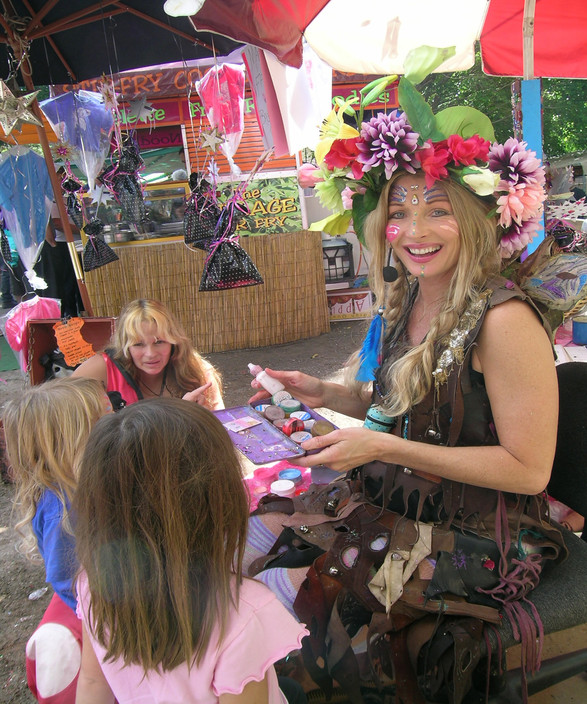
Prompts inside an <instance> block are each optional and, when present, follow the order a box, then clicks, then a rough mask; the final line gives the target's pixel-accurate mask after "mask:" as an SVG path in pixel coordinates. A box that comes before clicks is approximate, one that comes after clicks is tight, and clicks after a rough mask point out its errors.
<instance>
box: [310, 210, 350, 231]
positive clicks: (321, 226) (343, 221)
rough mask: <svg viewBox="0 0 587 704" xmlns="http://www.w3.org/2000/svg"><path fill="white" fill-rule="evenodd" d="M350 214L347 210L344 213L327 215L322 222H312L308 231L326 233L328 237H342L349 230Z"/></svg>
mask: <svg viewBox="0 0 587 704" xmlns="http://www.w3.org/2000/svg"><path fill="white" fill-rule="evenodd" d="M350 221H351V213H350V212H349V211H348V210H347V211H345V212H344V213H335V214H334V215H329V216H328V217H327V218H324V220H319V221H318V222H313V223H312V224H311V225H309V227H308V230H311V231H312V232H327V233H328V234H329V235H344V234H345V232H346V231H347V230H348V229H349V223H350Z"/></svg>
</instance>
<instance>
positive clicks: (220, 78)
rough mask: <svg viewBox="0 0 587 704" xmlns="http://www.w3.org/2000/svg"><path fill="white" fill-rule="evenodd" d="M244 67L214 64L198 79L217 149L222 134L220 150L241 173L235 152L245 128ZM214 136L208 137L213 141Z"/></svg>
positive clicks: (234, 168) (233, 170)
mask: <svg viewBox="0 0 587 704" xmlns="http://www.w3.org/2000/svg"><path fill="white" fill-rule="evenodd" d="M244 71H245V70H244V67H243V66H238V65H236V64H222V65H221V66H213V67H212V68H211V69H210V70H209V71H208V72H207V73H206V75H205V76H204V77H203V78H202V80H201V81H197V83H196V90H197V91H198V94H199V96H200V98H201V100H202V103H203V105H204V110H205V111H206V117H207V118H208V121H209V122H210V125H211V126H212V128H215V130H216V131H214V129H213V131H212V133H210V134H211V135H213V142H214V150H215V144H216V140H217V139H219V138H222V139H223V141H222V143H221V144H220V145H219V146H220V150H221V151H222V153H223V154H224V156H225V157H226V158H227V159H228V163H229V165H230V171H231V173H234V174H240V168H239V167H238V166H237V165H236V164H235V162H234V158H233V157H234V155H235V153H236V150H237V149H238V146H239V144H240V141H241V137H242V135H243V132H244V129H245V118H244V103H245V73H244ZM211 139H212V137H211V138H210V139H209V140H208V142H210V143H212V142H211Z"/></svg>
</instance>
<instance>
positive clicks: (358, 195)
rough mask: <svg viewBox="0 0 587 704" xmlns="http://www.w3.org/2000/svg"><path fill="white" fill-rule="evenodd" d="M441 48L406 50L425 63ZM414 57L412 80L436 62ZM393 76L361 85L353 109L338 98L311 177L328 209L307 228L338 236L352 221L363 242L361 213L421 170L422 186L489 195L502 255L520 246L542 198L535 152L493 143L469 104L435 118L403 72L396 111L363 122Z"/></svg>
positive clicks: (484, 120)
mask: <svg viewBox="0 0 587 704" xmlns="http://www.w3.org/2000/svg"><path fill="white" fill-rule="evenodd" d="M441 51H446V50H437V49H432V48H430V47H420V49H419V50H416V52H412V54H413V55H416V54H417V55H418V56H419V57H421V56H422V52H424V57H425V60H426V59H428V60H429V58H430V53H431V52H437V53H438V52H441ZM443 56H444V58H443V59H442V60H443V61H444V60H445V58H446V55H445V54H443ZM415 61H416V59H415V58H414V56H412V70H413V73H414V74H415V77H416V78H417V79H418V80H417V82H419V81H420V80H422V79H423V77H424V76H425V75H426V74H427V73H428V72H429V71H430V70H433V68H435V67H436V66H433V67H432V68H430V65H431V61H430V60H429V63H428V66H427V69H424V70H419V72H418V71H415V70H414V62H415ZM420 63H421V61H420ZM436 65H438V62H437V63H436ZM397 78H398V77H397V76H385V77H383V78H379V79H377V80H375V81H373V82H372V83H370V84H369V85H368V86H365V87H364V88H363V89H362V90H361V91H360V95H361V100H360V105H359V110H358V111H357V110H355V109H354V108H353V102H354V101H352V100H347V101H343V100H339V101H338V102H337V104H336V105H335V107H334V108H333V110H332V112H331V113H330V115H328V117H327V118H326V119H325V120H324V123H323V125H322V129H321V131H320V141H319V143H318V145H317V147H316V150H315V155H316V161H317V163H318V165H319V167H320V169H319V172H318V171H316V173H315V174H314V175H313V176H312V178H311V181H312V185H315V187H316V190H317V192H318V195H319V198H320V201H321V202H322V204H323V205H324V206H325V207H327V208H328V209H330V210H331V211H333V213H334V214H333V215H331V216H329V217H327V218H325V219H324V220H321V221H320V222H317V223H313V224H312V225H311V226H310V229H312V230H322V231H324V232H328V233H330V234H343V233H344V232H346V231H347V228H348V226H349V223H350V220H351V218H352V220H353V226H354V230H355V232H356V234H357V236H358V237H359V239H360V240H361V241H364V238H363V225H364V221H365V218H366V217H367V215H368V214H369V212H371V211H372V210H373V209H374V208H375V207H376V205H377V201H378V199H379V195H380V193H381V191H382V190H383V187H384V186H385V183H386V182H387V181H388V180H389V179H390V178H391V176H392V175H393V174H394V173H395V172H396V171H398V170H400V171H405V172H407V173H410V174H415V173H416V172H417V171H422V172H423V173H424V175H425V178H426V185H427V186H428V188H430V187H431V186H432V184H433V183H434V182H435V181H437V180H442V179H446V178H452V179H454V180H455V181H457V182H458V183H460V184H462V185H463V186H465V187H466V188H468V189H469V190H470V191H471V192H473V193H474V194H475V195H477V196H479V197H481V198H488V199H489V198H491V199H493V200H494V201H495V203H496V208H495V209H493V210H492V211H491V214H492V215H493V214H497V215H498V216H499V219H498V225H499V228H500V231H501V233H500V250H501V255H502V257H503V258H510V257H512V256H513V255H514V254H515V253H517V252H519V251H521V250H522V249H524V247H525V246H526V245H527V244H528V242H530V241H531V239H532V238H533V237H534V235H535V234H536V231H537V230H538V229H539V227H540V225H541V214H542V203H543V201H544V200H545V198H546V193H545V190H544V185H545V174H544V169H543V168H542V166H541V165H540V161H539V160H538V159H537V158H536V153H535V152H533V151H531V150H529V149H528V148H527V145H526V143H525V142H521V141H519V140H517V139H515V138H510V139H508V140H507V141H506V142H505V144H498V143H496V142H495V141H494V140H495V136H494V132H493V126H492V124H491V121H490V120H489V118H488V117H487V116H486V115H484V114H483V113H482V112H480V111H479V110H476V109H475V108H471V107H465V106H458V107H452V108H447V109H445V110H442V111H441V112H439V113H437V114H436V115H434V114H433V112H432V109H431V108H430V106H429V105H428V104H427V103H426V101H425V100H424V97H423V96H422V95H421V93H419V92H418V91H417V90H416V88H415V87H414V85H413V83H412V81H411V80H410V79H409V77H408V76H407V75H406V76H403V77H402V78H401V79H400V81H399V86H398V96H399V103H400V105H401V107H402V110H394V111H393V112H391V113H389V114H385V113H383V112H380V113H379V114H378V115H377V116H376V117H372V118H371V119H370V120H368V121H366V122H363V121H362V116H363V110H364V107H365V106H366V105H369V104H371V103H372V102H374V100H376V99H377V97H378V96H379V95H380V94H381V93H382V92H383V91H384V90H385V89H386V88H387V86H388V85H390V84H391V83H393V82H395V81H396V80H397ZM345 118H346V119H345ZM349 121H351V122H353V121H354V123H355V124H356V125H357V127H358V128H355V127H353V126H352V125H350V124H348V123H349Z"/></svg>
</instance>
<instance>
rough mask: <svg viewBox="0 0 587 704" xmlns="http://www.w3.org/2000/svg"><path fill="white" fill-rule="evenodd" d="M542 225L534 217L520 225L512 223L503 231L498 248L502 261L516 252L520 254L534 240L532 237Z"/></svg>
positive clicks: (539, 219) (540, 220)
mask: <svg viewBox="0 0 587 704" xmlns="http://www.w3.org/2000/svg"><path fill="white" fill-rule="evenodd" d="M541 225H542V219H541V218H540V216H535V217H532V218H529V219H528V220H524V221H523V222H522V224H521V225H518V223H516V222H512V224H511V226H510V227H509V228H508V229H507V230H506V231H505V233H504V235H503V237H502V238H501V241H500V243H499V248H500V252H501V256H502V258H503V259H509V257H513V256H514V254H515V253H516V252H521V251H522V250H523V249H524V247H525V246H526V245H527V244H528V243H529V242H531V241H532V240H533V239H534V235H535V234H536V232H537V231H538V229H539V228H540V226H541Z"/></svg>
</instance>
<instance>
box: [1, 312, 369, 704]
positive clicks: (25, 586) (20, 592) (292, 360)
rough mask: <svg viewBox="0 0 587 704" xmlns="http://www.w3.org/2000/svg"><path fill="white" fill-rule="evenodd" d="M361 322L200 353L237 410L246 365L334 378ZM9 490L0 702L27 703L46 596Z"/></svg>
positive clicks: (14, 379) (10, 375)
mask: <svg viewBox="0 0 587 704" xmlns="http://www.w3.org/2000/svg"><path fill="white" fill-rule="evenodd" d="M364 331H365V322H364V321H340V322H335V323H332V325H331V331H330V333H326V334H323V335H320V336H319V337H315V338H311V339H307V340H301V341H299V342H290V343H287V344H284V345H276V346H273V347H261V348H257V349H252V350H235V351H231V352H218V353H215V354H210V355H206V356H207V358H208V359H209V360H210V361H211V362H212V363H213V364H214V365H216V366H217V367H218V369H220V371H221V372H222V376H223V381H224V398H225V402H226V405H227V406H240V405H243V404H245V403H246V402H247V400H248V398H249V397H250V395H251V387H250V381H251V376H250V374H249V371H248V369H247V364H248V362H253V363H255V364H260V365H261V366H263V367H270V368H274V369H299V370H301V371H305V372H307V373H308V374H312V375H314V376H318V377H321V378H329V379H339V378H340V370H341V368H342V366H343V365H344V362H345V361H346V359H347V358H348V356H349V354H350V353H351V352H352V351H354V350H355V349H357V348H358V347H359V346H360V344H361V341H362V338H363V335H364ZM0 377H1V378H2V379H3V380H4V382H6V383H2V381H0V403H3V402H4V401H5V400H6V399H7V398H8V397H10V396H11V395H12V394H18V393H19V391H21V390H22V388H23V387H24V385H25V384H26V381H25V379H24V378H23V376H22V375H21V373H20V372H18V371H15V372H0ZM13 496H14V486H13V485H12V484H9V483H4V482H2V483H1V484H0V703H2V704H3V703H5V702H6V703H8V702H10V703H17V704H25V703H28V704H30V703H31V702H34V701H35V700H34V699H33V697H32V696H31V694H30V692H29V691H28V689H27V685H26V674H25V659H24V649H25V645H26V641H27V639H28V638H29V636H30V635H31V633H32V632H33V631H34V629H35V627H36V625H37V624H38V622H39V621H40V619H41V617H42V615H43V612H44V610H45V609H46V607H47V605H48V603H49V601H50V599H51V595H52V590H51V588H49V589H48V590H47V592H46V593H45V594H44V595H43V596H42V597H41V598H39V599H37V600H30V599H29V595H30V594H31V593H33V592H35V591H36V590H38V589H41V588H42V587H44V586H45V574H44V569H43V565H42V562H41V561H40V560H39V559H37V561H31V560H30V559H28V558H27V557H25V556H24V555H23V554H22V553H21V552H20V551H19V538H18V536H17V534H16V533H15V531H14V523H15V520H14V517H13V516H12V499H13Z"/></svg>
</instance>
